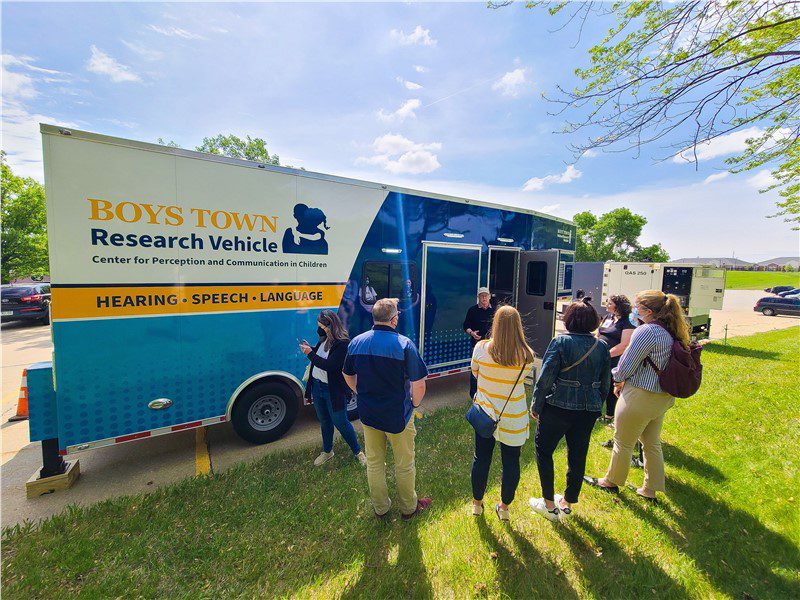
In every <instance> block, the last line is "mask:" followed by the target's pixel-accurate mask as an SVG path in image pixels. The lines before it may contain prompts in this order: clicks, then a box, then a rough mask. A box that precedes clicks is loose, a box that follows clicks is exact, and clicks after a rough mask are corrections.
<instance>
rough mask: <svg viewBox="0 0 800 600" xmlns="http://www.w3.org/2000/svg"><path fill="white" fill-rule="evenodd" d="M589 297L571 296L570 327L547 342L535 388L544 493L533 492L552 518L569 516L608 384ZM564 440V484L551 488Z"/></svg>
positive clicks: (536, 505) (604, 350)
mask: <svg viewBox="0 0 800 600" xmlns="http://www.w3.org/2000/svg"><path fill="white" fill-rule="evenodd" d="M590 300H591V298H583V299H582V300H579V301H577V302H573V303H572V304H570V305H569V307H567V310H566V311H564V325H565V326H566V328H567V331H568V333H567V334H565V335H560V336H557V337H555V338H554V339H553V341H551V342H550V345H549V346H548V348H547V352H546V353H545V355H544V359H543V361H542V374H541V376H540V377H539V380H538V381H537V382H536V387H535V388H534V390H533V402H532V404H531V417H533V418H534V419H536V420H538V422H539V423H538V426H537V428H536V463H537V464H538V466H539V480H540V482H541V485H542V498H531V499H530V505H531V508H533V510H534V511H535V512H537V513H539V514H541V515H542V516H544V517H545V518H547V519H549V520H550V521H556V520H558V519H559V516H563V517H569V516H570V515H571V514H572V508H571V506H572V504H574V503H575V502H577V501H578V494H580V491H581V485H582V483H583V474H584V472H585V470H586V454H587V453H588V451H589V440H590V438H591V435H592V428H593V427H594V423H595V421H596V420H597V418H598V417H599V416H600V409H601V408H602V406H603V400H604V399H605V397H606V396H607V395H608V388H609V387H610V384H611V380H610V376H609V373H610V367H609V359H610V357H609V353H608V346H607V345H606V343H605V342H604V341H603V340H599V339H597V338H595V337H594V336H593V335H592V331H594V330H595V329H597V327H598V326H599V325H600V317H599V316H598V315H597V311H596V310H595V309H594V307H593V306H592V305H591V304H589V301H590ZM561 438H566V440H567V465H568V467H567V487H566V489H565V490H564V495H563V496H562V495H561V494H554V486H553V481H554V473H553V452H555V449H556V447H557V446H558V443H559V442H560V441H561Z"/></svg>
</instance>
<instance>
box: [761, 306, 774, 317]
mask: <svg viewBox="0 0 800 600" xmlns="http://www.w3.org/2000/svg"><path fill="white" fill-rule="evenodd" d="M761 314H762V315H764V316H765V317H774V316H775V311H774V310H773V309H771V308H765V309H763V310H762V311H761Z"/></svg>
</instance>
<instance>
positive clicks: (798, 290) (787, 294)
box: [778, 288, 800, 298]
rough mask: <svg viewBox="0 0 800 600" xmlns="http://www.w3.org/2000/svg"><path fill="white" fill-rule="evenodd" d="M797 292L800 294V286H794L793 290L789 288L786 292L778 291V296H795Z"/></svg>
mask: <svg viewBox="0 0 800 600" xmlns="http://www.w3.org/2000/svg"><path fill="white" fill-rule="evenodd" d="M795 294H800V288H794V289H793V290H787V291H785V292H778V296H780V297H781V298H785V297H786V296H794V295H795Z"/></svg>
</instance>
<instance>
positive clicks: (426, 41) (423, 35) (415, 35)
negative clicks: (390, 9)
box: [389, 25, 436, 46]
mask: <svg viewBox="0 0 800 600" xmlns="http://www.w3.org/2000/svg"><path fill="white" fill-rule="evenodd" d="M389 35H390V36H391V38H392V39H393V40H395V41H396V42H398V43H399V44H401V45H403V46H414V45H422V46H435V45H436V40H435V39H433V38H432V37H431V30H430V29H423V28H422V25H417V26H416V27H415V28H414V31H412V32H411V33H409V34H406V33H404V32H403V30H402V29H392V31H391V32H390V33H389Z"/></svg>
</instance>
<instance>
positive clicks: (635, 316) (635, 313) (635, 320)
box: [628, 306, 642, 325]
mask: <svg viewBox="0 0 800 600" xmlns="http://www.w3.org/2000/svg"><path fill="white" fill-rule="evenodd" d="M641 319H642V317H640V316H639V309H637V308H636V307H635V306H634V307H633V310H632V311H631V314H630V316H629V317H628V320H629V321H630V322H631V324H632V325H638V324H639V321H641Z"/></svg>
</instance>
